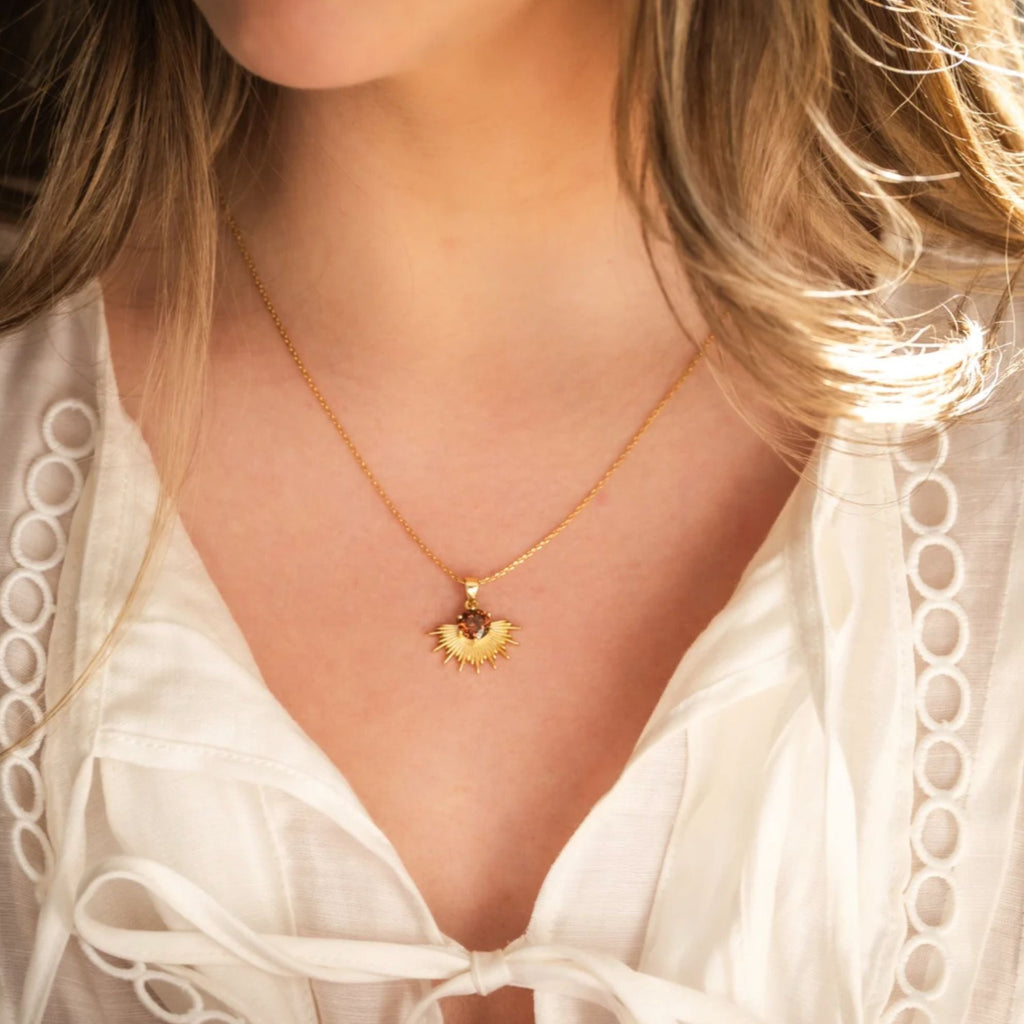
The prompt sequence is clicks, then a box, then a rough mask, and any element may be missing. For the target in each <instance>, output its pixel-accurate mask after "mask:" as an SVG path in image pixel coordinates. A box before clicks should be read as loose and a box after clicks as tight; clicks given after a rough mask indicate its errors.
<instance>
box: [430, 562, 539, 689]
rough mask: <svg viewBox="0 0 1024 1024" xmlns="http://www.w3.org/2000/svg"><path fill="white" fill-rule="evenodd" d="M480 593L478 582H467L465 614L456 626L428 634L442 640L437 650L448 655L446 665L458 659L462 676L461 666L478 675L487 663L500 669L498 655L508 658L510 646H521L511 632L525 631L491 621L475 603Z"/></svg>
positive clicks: (503, 621) (462, 614)
mask: <svg viewBox="0 0 1024 1024" xmlns="http://www.w3.org/2000/svg"><path fill="white" fill-rule="evenodd" d="M479 589H480V583H479V581H478V580H473V579H468V580H466V610H465V611H464V612H462V613H461V614H460V615H459V616H458V618H456V620H455V622H454V623H445V624H444V625H443V626H438V628H437V629H432V630H431V631H430V632H429V633H428V634H427V636H437V637H440V638H441V639H440V640H439V641H438V644H437V646H436V647H435V648H434V650H435V651H445V652H446V657H445V659H444V664H446V665H447V664H448V662H449V661H451V660H452V658H455V659H456V661H458V663H459V671H460V672H461V671H462V666H463V665H467V664H468V665H472V666H473V668H475V669H476V670H477V672H478V673H479V671H480V666H481V665H482V664H483V663H484V662H485V661H489V662H490V663H491V668H497V667H498V662H497V657H498V655H499V654H500V655H501V656H502V657H503V658H507V657H508V656H509V654H508V651H507V650H506V649H505V648H506V647H507V646H508V645H509V644H515V645H516V646H518V643H517V641H515V640H513V639H512V630H513V629H522V627H521V626H513V625H512V623H511V622H509V621H508V620H507V619H492V618H491V616H490V615H488V613H487V612H485V611H484V610H483V608H480V607H479V606H478V605H477V603H476V595H477V591H478V590H479Z"/></svg>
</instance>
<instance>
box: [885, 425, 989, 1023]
mask: <svg viewBox="0 0 1024 1024" xmlns="http://www.w3.org/2000/svg"><path fill="white" fill-rule="evenodd" d="M930 441H931V443H930V445H929V449H930V450H929V454H930V456H931V457H930V458H927V459H925V458H911V457H909V456H908V454H907V452H906V448H905V446H903V445H901V444H900V443H898V444H897V448H896V455H895V461H896V464H897V466H898V467H899V468H900V469H901V470H902V471H903V473H904V474H906V476H905V479H904V481H903V483H902V486H901V487H900V488H899V493H900V513H901V517H902V520H903V523H904V525H905V527H906V529H907V530H908V531H909V534H910V535H911V536H912V538H913V539H912V541H911V542H910V544H909V548H908V551H907V578H908V581H909V585H910V590H911V597H912V600H913V604H914V611H913V641H914V650H915V652H916V654H917V656H918V658H919V659H920V663H923V666H924V667H923V668H922V670H921V671H920V672H919V673H918V676H917V680H916V683H915V703H916V713H917V719H918V722H919V723H920V726H921V730H920V732H919V739H918V742H917V745H916V747H915V750H914V780H915V783H916V789H917V790H918V794H919V795H918V802H917V810H916V812H915V814H914V817H913V820H912V821H911V826H910V843H911V847H912V849H913V852H914V854H916V857H917V860H918V861H919V862H920V864H919V867H918V868H917V869H916V870H915V871H914V873H913V874H912V876H911V878H910V880H909V882H908V884H907V887H906V889H905V891H904V894H903V900H904V907H905V911H906V918H907V923H908V936H907V939H906V941H905V942H904V943H903V946H902V947H901V949H900V951H899V955H898V957H897V962H896V979H895V982H896V984H895V988H894V998H893V1001H892V1002H891V1003H890V1005H889V1006H888V1008H887V1010H886V1012H885V1014H884V1016H883V1021H884V1024H910V1022H911V1021H913V1022H914V1024H918V1022H926V1024H935V1022H936V1021H937V1020H938V1019H940V1017H941V1014H939V1012H938V1000H939V999H940V998H941V996H942V994H943V992H944V991H945V989H946V984H947V981H948V975H949V951H948V948H947V945H946V935H947V933H948V931H949V929H950V928H951V926H952V925H953V923H954V921H955V919H956V909H957V900H956V884H955V872H954V869H955V867H956V864H957V863H958V861H959V859H960V856H961V851H962V849H963V841H964V819H963V803H962V800H963V797H964V794H965V793H966V791H967V788H968V786H969V784H970V777H971V767H972V759H971V753H970V750H969V749H968V747H967V744H966V743H965V742H964V740H963V737H962V736H961V734H960V730H961V729H962V727H963V725H964V723H965V722H966V720H967V716H968V714H969V713H970V708H971V687H970V681H969V679H968V677H967V675H966V674H965V673H964V671H963V669H962V668H961V667H960V662H961V661H962V660H963V658H964V655H965V653H966V652H967V649H968V646H969V644H970V637H971V631H970V622H969V621H968V617H967V613H966V612H965V610H964V607H963V605H962V604H961V603H960V600H959V595H960V593H961V591H962V589H963V586H964V580H965V576H966V572H965V565H964V556H963V550H962V549H961V547H960V545H959V544H958V543H957V541H956V539H955V537H953V536H952V535H951V532H950V531H951V530H952V529H953V527H954V526H955V524H956V521H957V515H958V512H959V503H958V497H957V491H956V487H955V485H954V483H953V481H952V479H951V478H950V476H949V475H948V474H947V473H946V472H945V465H946V462H947V459H948V457H949V451H950V443H949V436H948V431H947V430H946V429H945V428H944V427H939V428H937V429H936V432H935V433H934V435H933V436H932V438H931V439H930Z"/></svg>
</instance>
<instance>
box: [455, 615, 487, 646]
mask: <svg viewBox="0 0 1024 1024" xmlns="http://www.w3.org/2000/svg"><path fill="white" fill-rule="evenodd" d="M455 622H456V625H458V627H459V632H460V633H461V634H462V635H463V636H464V637H468V638H469V639H470V640H482V639H483V638H484V637H485V636H487V632H488V630H489V629H490V628H491V617H490V615H488V614H487V612H485V611H484V610H483V608H473V609H471V610H470V611H468V612H463V613H462V614H461V615H460V616H459V617H458V618H457V619H456V620H455Z"/></svg>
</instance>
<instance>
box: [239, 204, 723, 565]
mask: <svg viewBox="0 0 1024 1024" xmlns="http://www.w3.org/2000/svg"><path fill="white" fill-rule="evenodd" d="M224 214H225V217H226V219H227V224H228V227H229V229H230V230H231V234H232V235H234V238H235V242H236V243H237V245H238V250H239V252H240V253H241V255H242V259H243V260H244V261H245V265H246V267H248V269H249V274H250V276H251V277H252V280H253V284H255V286H256V291H257V292H259V296H260V298H261V299H262V300H263V305H264V306H266V307H267V312H268V313H269V314H270V319H271V320H273V322H274V326H275V327H276V328H277V331H278V333H279V334H280V335H281V338H282V340H283V341H284V343H285V345H286V346H287V347H288V351H289V352H290V353H291V356H292V359H294V360H295V365H296V366H298V368H299V373H301V374H302V376H303V379H304V380H305V381H306V384H308V385H309V389H310V391H312V392H313V395H314V397H315V398H316V400H317V402H318V403H319V404H320V407H321V408H322V409H323V411H324V412H325V413H326V414H327V417H328V419H329V420H330V421H331V423H332V424H333V425H334V429H335V430H336V431H337V432H338V433H339V434H340V435H341V439H342V440H343V441H344V442H345V444H346V445H347V446H348V450H349V451H350V452H351V453H352V456H353V458H355V460H356V462H357V463H358V464H359V468H360V469H362V471H363V472H364V473H365V474H366V477H367V479H368V480H369V481H370V483H371V484H372V485H373V488H374V490H375V491H376V492H377V493H378V494H379V495H380V498H381V501H383V502H384V504H385V505H386V506H387V508H388V511H389V512H390V513H391V514H392V515H393V516H394V517H395V519H397V520H398V522H399V523H401V525H402V528H403V529H404V530H405V532H406V533H407V534H408V535H409V536H410V537H411V538H412V539H413V540H414V541H415V542H416V544H417V546H418V547H419V548H420V550H421V551H422V552H423V553H424V554H425V555H426V556H427V557H428V558H429V559H430V560H431V561H432V562H433V563H434V565H436V566H437V567H438V568H439V569H440V570H441V571H442V572H443V573H446V574H447V575H448V576H450V577H451V578H452V579H453V580H455V581H456V582H457V583H461V584H465V583H466V582H467V579H472V580H475V581H476V582H477V583H478V584H480V585H483V584H484V583H491V582H493V581H494V580H496V579H499V578H500V577H502V576H504V575H505V574H506V573H510V572H511V571H512V570H513V569H515V568H517V567H518V566H520V565H522V564H523V562H525V561H526V560H527V559H528V558H530V557H531V556H533V555H535V554H536V553H537V552H538V551H540V549H541V548H542V547H544V546H545V545H546V544H548V543H549V542H550V541H552V540H554V539H555V537H557V536H558V535H559V534H560V533H561V532H562V531H563V530H564V529H565V528H566V527H567V526H568V525H569V524H570V523H571V522H572V521H573V520H574V519H575V518H576V517H577V516H578V515H579V514H580V513H581V512H582V511H583V510H584V509H585V508H586V507H587V506H588V505H589V504H590V503H591V501H593V500H594V498H595V496H596V495H597V492H598V491H600V490H601V488H602V487H604V485H605V484H606V483H607V482H608V479H609V477H611V475H612V474H613V473H614V472H615V471H616V470H617V469H618V468H619V466H621V465H622V463H623V462H625V460H626V457H627V456H628V455H629V453H630V452H631V451H632V450H633V449H634V448H635V447H636V445H637V444H638V442H639V441H640V438H642V437H643V436H644V434H646V433H647V430H648V429H649V428H650V426H651V424H652V423H654V421H655V420H656V419H657V418H658V416H659V414H660V413H661V411H662V410H663V409H664V408H665V406H666V405H668V403H669V402H671V401H672V399H673V398H674V397H675V394H676V392H677V391H678V390H679V389H680V388H681V387H682V386H683V385H684V384H685V383H686V381H687V379H688V378H689V376H690V374H692V373H693V371H694V370H695V369H696V368H697V364H698V363H699V362H700V361H701V358H702V357H703V355H704V353H705V351H707V348H708V346H709V345H710V344H711V343H712V342H713V341H714V335H711V334H709V335H708V336H707V338H706V339H705V341H704V344H703V345H702V346H701V347H700V350H699V351H698V353H697V355H696V356H694V358H693V359H692V360H691V361H690V363H689V364H688V365H687V367H686V369H684V370H683V372H682V373H681V374H680V375H679V377H678V378H676V381H675V383H674V384H673V385H672V386H671V387H670V388H669V389H668V391H667V392H666V393H665V395H664V397H663V398H662V399H661V401H660V402H658V404H657V405H656V406H655V407H654V408H653V409H652V410H651V412H650V413H649V414H648V416H647V419H645V420H644V422H643V424H642V425H641V427H640V429H639V430H638V431H637V432H636V433H635V434H634V435H633V437H632V438H631V439H630V441H629V443H628V444H627V445H626V447H625V448H623V449H622V451H621V452H619V455H618V457H617V458H616V459H615V461H614V462H613V463H612V464H611V465H610V466H609V467H608V468H607V469H606V470H605V471H604V473H603V474H602V476H601V478H600V479H599V480H598V481H597V483H596V484H594V486H593V487H591V488H590V490H589V491H587V493H586V494H585V495H584V496H583V498H582V499H581V500H580V502H579V504H577V505H576V507H575V508H574V509H573V510H572V511H571V512H570V513H569V514H568V515H567V516H566V517H565V518H564V519H563V520H562V521H561V522H560V523H559V524H558V525H557V526H556V527H555V528H554V529H552V530H549V531H548V532H547V533H546V534H545V535H544V536H543V537H541V539H540V540H539V541H537V543H536V544H534V545H533V547H531V548H529V549H528V550H527V551H524V552H523V553H522V554H521V555H520V556H519V557H518V558H515V559H513V560H512V561H511V562H509V563H508V565H506V566H504V567H503V568H501V569H498V570H497V571H495V572H492V573H491V574H490V575H489V576H480V577H462V576H460V575H459V574H458V573H456V572H454V571H453V570H452V569H450V568H449V567H448V566H447V565H445V563H444V562H442V561H441V559H440V558H438V556H437V555H435V554H434V552H433V551H432V550H431V549H430V548H429V547H428V546H427V544H426V543H425V542H424V540H423V539H422V538H421V537H420V535H419V534H418V533H417V532H416V531H415V530H414V529H413V528H412V526H410V525H409V523H408V521H407V520H406V518H405V516H403V515H402V513H401V512H399V511H398V508H397V507H396V506H395V503H394V502H393V501H392V500H391V498H390V497H388V494H387V492H386V491H385V490H384V488H383V487H382V486H381V484H380V481H379V480H378V479H377V478H376V477H375V476H374V475H373V472H372V471H371V469H370V467H369V466H368V465H367V464H366V460H365V459H364V458H363V457H362V455H360V453H359V449H358V448H356V446H355V443H354V442H353V440H352V438H351V437H349V435H348V432H347V431H346V430H345V428H344V427H343V426H342V425H341V422H340V421H339V420H338V417H337V416H335V415H334V412H333V410H332V409H331V407H330V406H329V405H328V404H327V400H326V399H325V398H324V396H323V394H322V393H321V392H320V389H319V388H318V387H317V386H316V384H315V383H314V381H313V378H312V376H310V373H309V371H308V370H307V369H306V364H305V363H303V361H302V359H300V358H299V353H298V352H297V351H296V350H295V346H294V345H293V344H292V340H291V338H289V337H288V332H287V331H286V330H285V328H284V324H283V323H282V322H281V318H280V317H279V316H278V314H277V310H276V309H275V308H274V304H273V303H272V302H271V301H270V296H269V295H268V294H267V289H266V286H265V285H264V284H263V280H262V278H261V277H260V275H259V273H258V272H257V270H256V264H255V263H254V261H253V258H252V256H251V255H250V253H249V249H248V247H247V246H246V244H245V240H244V239H243V238H242V232H241V231H240V230H239V227H238V224H237V223H236V222H235V219H234V217H233V216H232V215H231V211H230V210H228V209H227V207H226V206H225V207H224Z"/></svg>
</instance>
